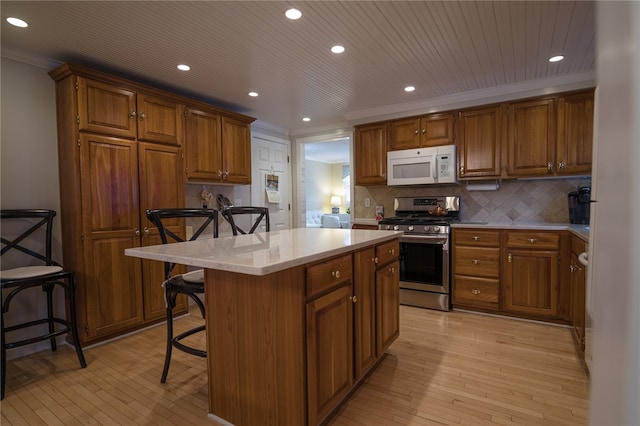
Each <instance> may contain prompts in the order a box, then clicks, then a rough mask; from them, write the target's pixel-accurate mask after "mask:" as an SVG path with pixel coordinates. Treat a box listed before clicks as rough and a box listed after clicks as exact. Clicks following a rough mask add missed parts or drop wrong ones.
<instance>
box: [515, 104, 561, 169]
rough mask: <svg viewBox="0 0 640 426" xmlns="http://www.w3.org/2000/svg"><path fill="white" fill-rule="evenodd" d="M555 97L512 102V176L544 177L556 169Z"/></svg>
mask: <svg viewBox="0 0 640 426" xmlns="http://www.w3.org/2000/svg"><path fill="white" fill-rule="evenodd" d="M555 122H556V115H555V101H554V99H539V100H532V101H524V102H516V103H512V104H510V105H509V121H508V130H507V158H508V174H509V176H542V175H552V174H553V173H554V172H555V164H554V154H555V146H556V144H555V140H556V124H555Z"/></svg>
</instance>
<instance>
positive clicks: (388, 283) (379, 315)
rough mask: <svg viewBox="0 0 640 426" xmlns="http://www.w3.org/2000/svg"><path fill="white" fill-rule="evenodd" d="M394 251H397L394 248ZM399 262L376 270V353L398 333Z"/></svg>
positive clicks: (393, 339)
mask: <svg viewBox="0 0 640 426" xmlns="http://www.w3.org/2000/svg"><path fill="white" fill-rule="evenodd" d="M396 253H398V251H397V250H396ZM399 280H400V263H399V262H398V260H397V259H396V260H395V261H393V262H391V263H388V264H386V265H384V266H381V267H379V268H378V270H377V271H376V330H377V333H376V354H377V356H378V357H381V356H382V354H383V353H384V352H385V351H386V350H387V349H388V348H389V346H391V344H392V343H393V342H394V341H395V340H396V339H397V338H398V336H399V335H400V285H399Z"/></svg>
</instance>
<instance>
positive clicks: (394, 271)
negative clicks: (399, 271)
mask: <svg viewBox="0 0 640 426" xmlns="http://www.w3.org/2000/svg"><path fill="white" fill-rule="evenodd" d="M389 272H391V273H392V274H395V273H396V267H395V266H392V267H391V268H389Z"/></svg>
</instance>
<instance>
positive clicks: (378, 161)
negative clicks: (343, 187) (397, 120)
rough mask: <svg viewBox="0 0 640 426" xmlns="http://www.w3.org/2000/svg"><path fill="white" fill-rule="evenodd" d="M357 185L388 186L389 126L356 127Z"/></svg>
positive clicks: (380, 124) (382, 124)
mask: <svg viewBox="0 0 640 426" xmlns="http://www.w3.org/2000/svg"><path fill="white" fill-rule="evenodd" d="M353 151H354V157H355V158H354V165H355V176H356V182H355V184H356V185H386V183H387V124H386V123H374V124H366V125H363V126H357V127H356V135H355V142H354V150H353Z"/></svg>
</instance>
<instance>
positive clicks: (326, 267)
mask: <svg viewBox="0 0 640 426" xmlns="http://www.w3.org/2000/svg"><path fill="white" fill-rule="evenodd" d="M352 275H353V266H352V263H351V255H350V254H348V255H346V256H342V257H337V258H335V259H330V260H327V261H326V262H322V263H318V264H316V265H313V266H309V267H308V268H307V296H309V297H311V296H314V295H316V294H319V293H322V292H324V291H325V290H327V289H330V288H333V287H335V286H337V285H338V284H340V283H343V282H345V281H350V280H351V277H352Z"/></svg>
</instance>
